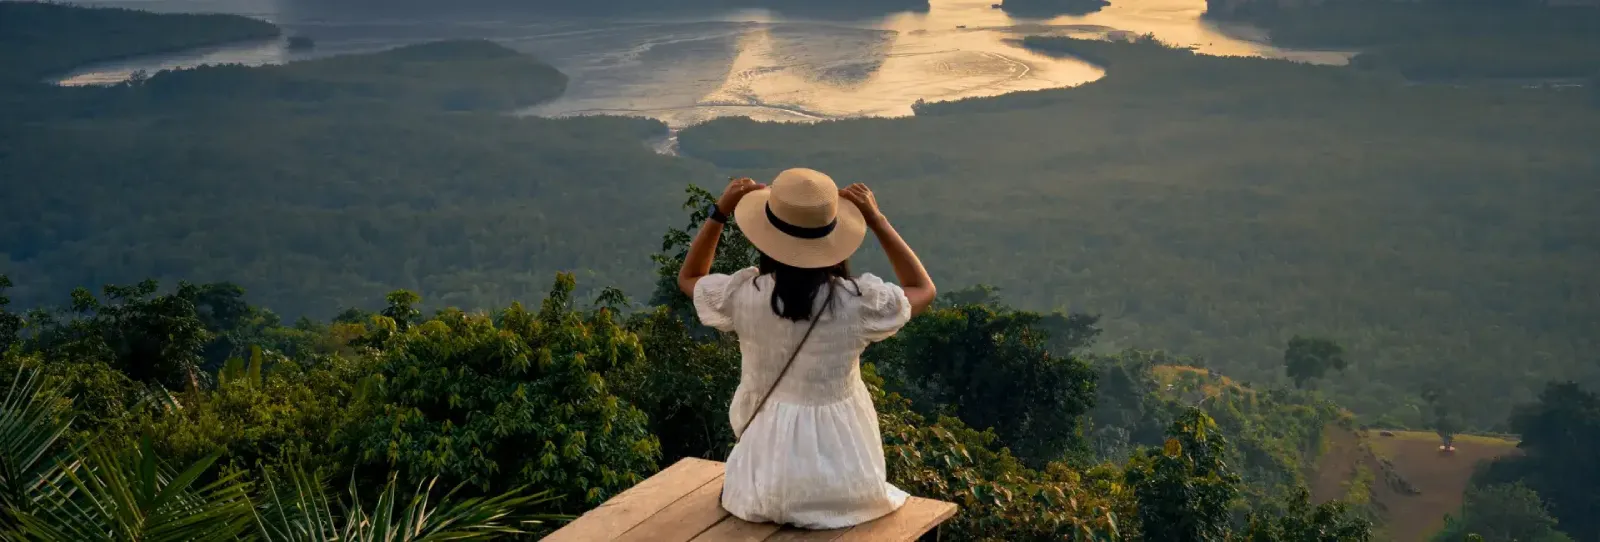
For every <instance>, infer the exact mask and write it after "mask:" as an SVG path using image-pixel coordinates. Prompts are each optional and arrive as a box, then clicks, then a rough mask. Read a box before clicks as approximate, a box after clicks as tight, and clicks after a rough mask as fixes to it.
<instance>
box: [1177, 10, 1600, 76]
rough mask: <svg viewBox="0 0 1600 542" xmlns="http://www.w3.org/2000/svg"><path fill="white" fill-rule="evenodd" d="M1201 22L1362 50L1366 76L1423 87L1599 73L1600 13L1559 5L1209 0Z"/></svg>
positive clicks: (1298, 42) (1359, 60) (1280, 40)
mask: <svg viewBox="0 0 1600 542" xmlns="http://www.w3.org/2000/svg"><path fill="white" fill-rule="evenodd" d="M1206 4H1207V5H1208V9H1207V10H1206V16H1207V17H1209V18H1213V19H1217V20H1221V21H1235V22H1236V21H1245V22H1249V23H1251V24H1253V25H1256V26H1259V27H1261V28H1263V29H1265V30H1267V31H1268V33H1269V34H1270V35H1271V37H1272V41H1273V43H1276V44H1281V45H1285V46H1291V47H1302V48H1318V47H1321V48H1330V49H1340V50H1353V51H1358V52H1359V53H1360V54H1358V55H1357V56H1356V57H1355V58H1354V59H1353V61H1352V64H1354V65H1355V66H1356V67H1358V68H1361V69H1366V70H1372V71H1379V72H1389V73H1396V74H1399V75H1402V76H1404V77H1407V78H1410V79H1413V80H1419V81H1462V80H1466V81H1478V80H1483V79H1512V80H1514V81H1513V82H1519V83H1527V82H1530V81H1533V82H1537V81H1539V80H1551V79H1556V80H1561V79H1583V78H1588V77H1593V76H1596V75H1600V7H1597V6H1595V5H1593V4H1592V3H1591V4H1590V5H1583V4H1582V3H1573V4H1577V5H1562V4H1564V3H1562V2H1523V1H1497V0H1488V1H1470V2H1461V1H1455V0H1423V1H1418V2H1396V1H1390V0H1353V1H1345V0H1341V1H1332V2H1294V3H1287V2H1275V1H1254V0H1207V2H1206Z"/></svg>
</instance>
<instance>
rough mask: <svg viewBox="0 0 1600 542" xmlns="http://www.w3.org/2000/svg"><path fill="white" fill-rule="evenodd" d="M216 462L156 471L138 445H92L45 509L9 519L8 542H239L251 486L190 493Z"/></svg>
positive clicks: (221, 484) (154, 461)
mask: <svg viewBox="0 0 1600 542" xmlns="http://www.w3.org/2000/svg"><path fill="white" fill-rule="evenodd" d="M216 459H217V456H216V455H212V456H211V457H207V458H205V459H202V460H200V461H197V462H195V463H194V464H192V465H190V466H188V467H187V468H185V469H183V470H182V471H176V470H175V469H172V468H170V467H168V466H167V465H164V464H162V462H161V461H160V460H159V459H158V458H157V457H156V455H155V452H154V450H153V449H152V448H151V445H150V439H149V438H148V437H146V438H143V439H141V440H140V442H139V446H138V447H137V448H135V449H131V450H118V449H116V448H113V447H110V446H103V445H96V446H92V447H90V448H89V449H88V450H87V451H86V452H84V453H83V454H82V455H81V465H80V466H78V467H77V468H66V467H65V465H63V469H62V470H63V478H65V481H64V482H63V483H57V484H53V485H57V486H59V487H57V488H56V490H55V491H54V492H52V493H51V495H54V496H55V497H54V498H53V499H52V500H51V502H46V503H41V505H40V506H39V509H38V510H37V511H34V512H21V513H13V516H14V517H15V519H16V520H17V523H18V527H17V528H15V529H14V530H13V531H12V532H10V533H7V538H15V539H18V540H38V541H48V542H55V541H62V542H65V541H73V542H92V541H102V540H103V541H108V542H109V541H126V540H138V541H141V542H166V541H174V542H177V541H185V542H188V541H198V542H213V541H215V542H224V541H228V540H237V539H239V538H240V537H241V536H242V535H244V534H245V533H247V532H248V530H249V527H250V519H251V510H252V507H251V503H250V500H249V497H248V488H249V484H248V483H246V482H245V481H244V480H243V479H242V478H241V476H242V474H241V473H232V474H227V475H223V476H220V477H219V478H218V479H217V480H216V481H214V482H211V483H209V484H206V485H204V486H202V487H194V486H195V485H196V483H197V482H198V481H199V479H200V477H201V476H202V475H203V474H204V473H205V472H206V471H207V470H209V469H210V468H211V466H212V464H213V463H215V461H216Z"/></svg>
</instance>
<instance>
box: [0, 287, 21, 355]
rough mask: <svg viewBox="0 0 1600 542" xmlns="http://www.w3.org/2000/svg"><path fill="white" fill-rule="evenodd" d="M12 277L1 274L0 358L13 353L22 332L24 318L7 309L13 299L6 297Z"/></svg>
mask: <svg viewBox="0 0 1600 542" xmlns="http://www.w3.org/2000/svg"><path fill="white" fill-rule="evenodd" d="M11 286H12V284H11V277H9V276H6V275H3V274H0V358H3V357H5V356H6V355H7V353H8V352H10V351H11V346H12V345H15V344H17V338H18V334H19V333H21V332H22V316H20V315H17V314H13V313H11V311H10V310H8V308H7V307H9V306H10V305H11V298H10V297H8V296H6V289H7V288H10V287H11Z"/></svg>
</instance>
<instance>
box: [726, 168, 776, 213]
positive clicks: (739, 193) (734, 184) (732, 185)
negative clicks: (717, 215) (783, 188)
mask: <svg viewBox="0 0 1600 542" xmlns="http://www.w3.org/2000/svg"><path fill="white" fill-rule="evenodd" d="M766 187H767V185H764V184H761V183H758V182H755V181H754V180H751V179H750V178H749V177H741V178H738V179H734V180H732V181H728V187H727V188H725V189H723V190H722V197H720V198H717V210H718V211H722V214H723V215H732V214H733V210H734V209H737V208H738V207H739V200H742V199H744V196H745V194H749V193H751V192H755V191H757V190H760V189H763V188H766Z"/></svg>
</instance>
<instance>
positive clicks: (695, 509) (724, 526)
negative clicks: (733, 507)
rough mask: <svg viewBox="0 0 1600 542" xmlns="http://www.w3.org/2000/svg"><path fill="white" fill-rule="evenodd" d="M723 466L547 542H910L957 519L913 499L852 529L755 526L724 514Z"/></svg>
mask: <svg viewBox="0 0 1600 542" xmlns="http://www.w3.org/2000/svg"><path fill="white" fill-rule="evenodd" d="M721 493H722V463H718V462H716V461H706V460H703V459H692V458H691V459H684V460H682V461H679V462H678V463H677V464H674V465H672V466H671V467H668V468H667V469H666V470H663V471H661V472H659V473H657V474H656V475H655V476H651V477H650V478H649V479H647V480H645V481H643V482H640V483H639V485H636V486H633V487H632V488H629V489H628V490H627V491H624V492H622V494H620V495H617V496H616V497H615V498H613V499H611V500H609V501H606V502H605V504H602V505H600V507H599V508H595V509H594V510H590V511H589V513H587V514H584V515H583V516H581V517H579V518H578V519H576V520H574V521H573V522H572V523H569V524H567V525H566V526H565V527H562V528H561V530H558V531H556V532H555V533H553V534H551V535H550V536H547V537H545V538H544V540H545V542H605V541H612V540H626V541H645V542H691V541H692V542H733V541H739V542H759V541H769V542H779V541H782V542H846V541H851V542H867V541H873V542H899V541H905V542H910V541H912V540H916V539H917V538H918V537H921V536H922V535H924V534H926V533H928V532H929V531H932V530H933V529H934V528H935V527H938V525H939V524H940V523H943V522H944V520H947V519H950V516H953V515H955V513H956V505H954V504H951V503H947V502H943V501H935V500H929V499H922V498H917V497H912V498H911V500H910V501H908V502H906V505H905V507H903V508H901V509H900V510H897V511H895V513H893V514H889V515H887V516H884V517H882V518H878V519H877V520H875V521H872V522H868V523H863V524H861V525H857V526H855V527H851V528H848V529H838V530H832V531H806V530H799V529H791V528H780V527H779V526H777V525H773V524H770V523H750V522H747V521H744V520H741V519H739V518H736V517H733V516H730V515H728V512H727V511H725V510H723V509H722V502H721V500H720V495H721Z"/></svg>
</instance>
